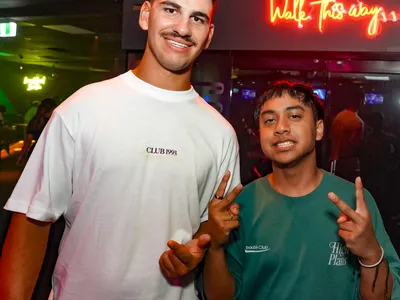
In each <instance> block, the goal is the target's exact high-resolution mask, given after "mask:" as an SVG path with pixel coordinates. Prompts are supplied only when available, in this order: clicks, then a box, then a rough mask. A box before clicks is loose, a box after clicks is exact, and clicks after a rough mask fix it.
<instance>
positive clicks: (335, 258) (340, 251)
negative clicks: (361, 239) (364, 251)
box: [328, 242, 349, 267]
mask: <svg viewBox="0 0 400 300" xmlns="http://www.w3.org/2000/svg"><path fill="white" fill-rule="evenodd" d="M329 248H330V252H331V253H330V255H329V261H328V265H329V266H336V267H341V266H346V265H347V263H348V259H349V248H347V246H346V245H345V244H343V243H341V242H331V243H329Z"/></svg>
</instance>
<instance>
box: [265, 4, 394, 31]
mask: <svg viewBox="0 0 400 300" xmlns="http://www.w3.org/2000/svg"><path fill="white" fill-rule="evenodd" d="M267 1H269V11H268V12H267V18H268V21H269V22H271V23H272V24H277V23H279V22H290V23H295V24H297V27H298V28H303V27H304V24H305V23H308V22H310V21H312V20H313V19H314V18H316V20H317V24H318V30H319V31H320V32H324V30H325V26H326V24H327V22H328V21H330V20H332V21H337V22H344V21H350V20H355V21H358V20H367V21H368V27H367V29H366V35H367V36H368V37H371V38H373V37H376V36H378V35H379V34H380V32H381V27H382V23H385V22H388V21H392V22H397V21H398V16H399V15H400V13H396V12H395V11H391V12H390V13H387V12H386V10H385V8H384V7H382V6H380V5H366V4H364V3H363V2H361V1H358V3H357V4H348V3H346V2H340V1H337V0H315V1H313V0H281V1H279V0H267Z"/></svg>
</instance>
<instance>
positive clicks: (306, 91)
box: [254, 81, 325, 123]
mask: <svg viewBox="0 0 400 300" xmlns="http://www.w3.org/2000/svg"><path fill="white" fill-rule="evenodd" d="M285 94H287V95H289V97H291V98H294V99H297V100H299V101H300V102H301V103H303V104H304V105H306V106H309V107H311V109H312V111H313V116H314V119H315V121H318V120H323V119H324V118H325V109H324V106H323V104H322V101H321V99H319V98H318V96H317V94H315V93H314V91H313V88H312V87H311V86H309V85H307V84H303V83H297V82H293V83H292V82H288V81H279V82H277V83H275V84H274V85H273V86H272V87H271V88H270V89H269V90H267V91H266V92H265V93H264V94H263V95H262V96H261V97H260V98H259V100H258V104H257V108H256V111H255V113H254V118H255V120H256V122H257V123H258V122H259V119H260V113H261V108H262V106H263V105H264V103H265V102H267V101H268V100H270V99H272V98H279V97H282V96H283V95H285Z"/></svg>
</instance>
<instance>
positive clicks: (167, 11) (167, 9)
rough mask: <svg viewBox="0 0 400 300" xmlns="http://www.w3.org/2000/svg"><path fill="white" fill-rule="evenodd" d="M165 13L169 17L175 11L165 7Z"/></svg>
mask: <svg viewBox="0 0 400 300" xmlns="http://www.w3.org/2000/svg"><path fill="white" fill-rule="evenodd" d="M165 12H166V13H168V14H170V15H173V14H175V13H176V9H175V8H170V7H167V8H165Z"/></svg>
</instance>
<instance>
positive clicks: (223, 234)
mask: <svg viewBox="0 0 400 300" xmlns="http://www.w3.org/2000/svg"><path fill="white" fill-rule="evenodd" d="M229 177H230V173H229V171H228V172H227V173H226V174H225V176H224V177H223V178H222V181H221V184H220V185H219V187H218V189H217V191H216V193H215V197H214V198H213V199H212V200H211V201H210V203H209V205H208V226H209V227H208V228H209V234H210V236H211V248H214V249H216V248H221V247H223V246H224V245H225V244H226V243H227V242H228V240H229V234H230V232H231V231H232V230H233V229H235V228H238V227H239V226H240V224H239V205H238V204H233V201H235V199H236V197H237V196H238V195H239V194H240V192H241V191H242V189H243V187H242V185H241V184H239V185H238V186H236V187H235V188H234V189H233V190H232V192H230V193H229V194H228V195H227V196H226V197H225V198H223V195H224V194H225V189H226V186H227V184H228V181H229Z"/></svg>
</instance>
